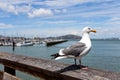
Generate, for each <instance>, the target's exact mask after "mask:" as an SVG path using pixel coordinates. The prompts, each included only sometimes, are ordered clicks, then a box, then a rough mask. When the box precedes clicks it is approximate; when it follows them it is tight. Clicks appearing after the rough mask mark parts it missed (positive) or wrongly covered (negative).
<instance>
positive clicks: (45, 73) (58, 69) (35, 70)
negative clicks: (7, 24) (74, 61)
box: [0, 52, 120, 80]
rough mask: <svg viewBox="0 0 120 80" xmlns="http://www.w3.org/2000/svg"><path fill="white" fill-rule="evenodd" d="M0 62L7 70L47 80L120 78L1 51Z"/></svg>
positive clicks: (117, 79)
mask: <svg viewBox="0 0 120 80" xmlns="http://www.w3.org/2000/svg"><path fill="white" fill-rule="evenodd" d="M0 63H1V64H3V65H4V66H5V69H4V70H5V72H8V73H9V74H12V75H15V70H19V71H22V72H25V73H28V74H31V75H33V76H36V77H39V78H44V79H46V80H120V73H117V72H110V71H104V70H98V69H92V68H88V69H87V70H82V69H80V67H79V66H76V65H70V64H64V63H60V62H56V61H53V60H44V59H40V58H32V57H27V56H22V55H16V54H12V53H3V52H0Z"/></svg>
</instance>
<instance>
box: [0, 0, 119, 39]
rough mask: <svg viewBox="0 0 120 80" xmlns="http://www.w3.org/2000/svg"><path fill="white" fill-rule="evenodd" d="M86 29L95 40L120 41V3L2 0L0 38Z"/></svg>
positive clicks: (105, 1)
mask: <svg viewBox="0 0 120 80" xmlns="http://www.w3.org/2000/svg"><path fill="white" fill-rule="evenodd" d="M86 26H88V27H92V28H94V29H96V30H97V33H96V34H91V37H93V38H108V37H119V38H120V0H0V35H8V36H26V37H33V36H39V37H47V36H59V35H65V34H77V35H81V30H82V28H84V27H86Z"/></svg>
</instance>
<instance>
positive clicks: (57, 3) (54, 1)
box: [40, 0, 112, 7]
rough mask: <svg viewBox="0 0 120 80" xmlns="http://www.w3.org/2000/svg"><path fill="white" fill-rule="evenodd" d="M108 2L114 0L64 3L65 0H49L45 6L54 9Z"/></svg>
mask: <svg viewBox="0 0 120 80" xmlns="http://www.w3.org/2000/svg"><path fill="white" fill-rule="evenodd" d="M108 1H112V0H64V1H63V0H47V1H44V2H43V4H44V5H47V6H54V7H69V6H74V5H77V4H84V3H88V2H94V3H99V2H108ZM40 4H41V3H40Z"/></svg>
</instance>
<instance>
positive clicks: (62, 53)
mask: <svg viewBox="0 0 120 80" xmlns="http://www.w3.org/2000/svg"><path fill="white" fill-rule="evenodd" d="M90 32H94V33H96V30H95V29H92V28H90V27H85V28H83V30H82V38H81V40H80V41H78V42H76V43H75V44H73V45H71V46H69V47H66V48H64V49H60V50H59V53H56V54H52V55H51V56H52V59H55V60H59V59H63V58H73V59H74V61H75V65H76V59H77V60H79V64H80V67H81V69H82V65H81V58H82V57H83V56H85V55H86V54H88V53H89V51H90V50H91V47H92V44H91V39H90V36H89V33H90ZM86 68H87V67H86ZM86 68H85V69H86Z"/></svg>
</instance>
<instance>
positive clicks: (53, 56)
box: [50, 53, 60, 59]
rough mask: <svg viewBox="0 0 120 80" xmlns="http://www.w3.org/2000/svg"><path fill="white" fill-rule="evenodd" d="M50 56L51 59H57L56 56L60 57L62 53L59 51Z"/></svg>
mask: <svg viewBox="0 0 120 80" xmlns="http://www.w3.org/2000/svg"><path fill="white" fill-rule="evenodd" d="M50 56H51V57H52V58H51V59H55V58H57V57H59V56H60V55H59V54H58V53H56V54H52V55H50Z"/></svg>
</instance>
